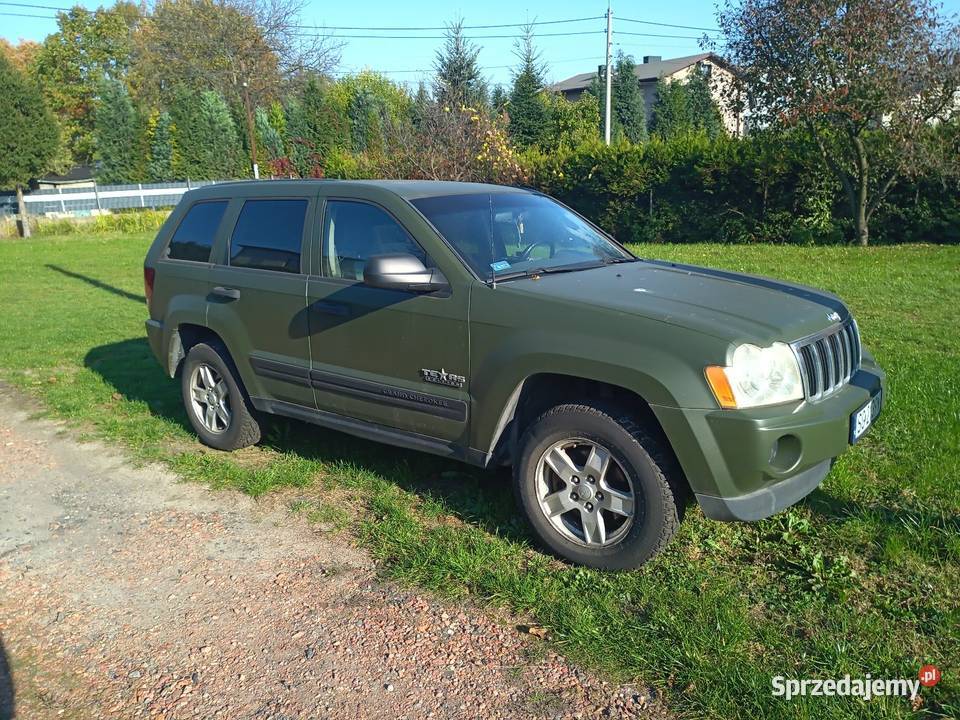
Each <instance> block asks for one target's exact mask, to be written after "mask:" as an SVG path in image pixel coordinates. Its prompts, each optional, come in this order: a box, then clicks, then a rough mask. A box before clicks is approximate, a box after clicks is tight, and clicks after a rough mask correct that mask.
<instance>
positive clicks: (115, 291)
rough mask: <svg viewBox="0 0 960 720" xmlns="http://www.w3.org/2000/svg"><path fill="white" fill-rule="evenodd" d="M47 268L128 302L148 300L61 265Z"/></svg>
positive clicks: (48, 265) (47, 265)
mask: <svg viewBox="0 0 960 720" xmlns="http://www.w3.org/2000/svg"><path fill="white" fill-rule="evenodd" d="M45 267H47V268H49V269H50V270H53V271H54V272H58V273H60V274H61V275H66V276H67V277H69V278H74V279H75V280H82V281H83V282H85V283H87V284H88V285H93V287H95V288H98V289H100V290H106V291H107V292H109V293H113V294H114V295H117V296H119V297H122V298H124V299H126V300H132V301H134V302H138V303H145V302H146V301H147V299H146V298H145V297H144V296H143V295H137V294H136V293H132V292H128V291H126V290H123V289H121V288H118V287H115V286H113V285H110V284H108V283H105V282H103V281H102V280H97V279H96V278H92V277H90V276H89V275H84V274H82V273H78V272H74V271H73V270H67V269H66V268H62V267H60V266H59V265H51V264H50V263H47V264H46V266H45Z"/></svg>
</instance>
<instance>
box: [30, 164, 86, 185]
mask: <svg viewBox="0 0 960 720" xmlns="http://www.w3.org/2000/svg"><path fill="white" fill-rule="evenodd" d="M91 180H93V168H91V167H90V166H89V165H74V166H73V167H72V168H70V170H69V171H68V172H67V173H66V174H64V175H57V174H56V173H49V174H47V175H44V176H43V177H42V178H37V181H38V182H42V183H46V184H48V185H70V184H71V183H79V182H90V181H91Z"/></svg>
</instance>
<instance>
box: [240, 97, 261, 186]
mask: <svg viewBox="0 0 960 720" xmlns="http://www.w3.org/2000/svg"><path fill="white" fill-rule="evenodd" d="M243 106H244V108H245V109H246V111H247V137H248V138H249V141H250V164H251V165H253V179H254V180H259V179H260V166H259V165H257V132H256V129H255V128H254V126H253V108H251V107H250V88H249V87H247V81H246V80H244V81H243Z"/></svg>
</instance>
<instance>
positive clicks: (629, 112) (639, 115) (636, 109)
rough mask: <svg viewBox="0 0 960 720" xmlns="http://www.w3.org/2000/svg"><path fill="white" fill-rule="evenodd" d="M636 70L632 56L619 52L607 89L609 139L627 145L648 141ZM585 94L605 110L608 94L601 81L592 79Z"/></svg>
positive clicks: (596, 78) (597, 77) (644, 110)
mask: <svg viewBox="0 0 960 720" xmlns="http://www.w3.org/2000/svg"><path fill="white" fill-rule="evenodd" d="M636 67H637V65H636V63H635V62H634V61H633V58H632V57H631V56H629V55H625V54H624V53H623V51H620V52H618V53H617V57H616V59H615V61H614V63H613V79H612V80H611V85H612V87H611V88H610V97H611V102H610V115H611V118H610V119H611V130H612V132H611V136H613V137H621V138H626V139H627V140H629V141H630V142H641V141H643V140H645V139H646V137H647V111H646V106H645V104H644V101H643V89H642V88H641V87H640V81H639V80H638V79H637V76H636V73H635V72H634V70H635V69H636ZM588 92H589V93H590V94H591V95H593V96H594V97H595V98H597V99H598V100H599V102H600V107H603V106H604V98H605V97H606V94H607V92H606V84H605V83H604V81H603V78H601V77H600V76H599V75H597V76H596V77H594V79H593V81H592V82H591V84H590V88H589V90H588ZM601 122H602V120H601Z"/></svg>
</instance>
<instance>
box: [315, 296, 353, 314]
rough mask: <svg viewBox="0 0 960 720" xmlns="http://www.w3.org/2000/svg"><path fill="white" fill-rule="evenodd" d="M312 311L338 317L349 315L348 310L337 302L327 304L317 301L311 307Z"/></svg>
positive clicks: (326, 302) (324, 301)
mask: <svg viewBox="0 0 960 720" xmlns="http://www.w3.org/2000/svg"><path fill="white" fill-rule="evenodd" d="M310 307H312V308H313V309H314V310H316V311H317V312H320V313H324V314H325V315H338V316H340V317H344V316H346V315H349V314H350V308H349V307H347V306H346V305H344V304H342V303H338V302H328V301H326V300H317V301H316V302H315V303H313V305H311V306H310Z"/></svg>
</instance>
